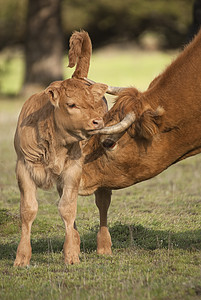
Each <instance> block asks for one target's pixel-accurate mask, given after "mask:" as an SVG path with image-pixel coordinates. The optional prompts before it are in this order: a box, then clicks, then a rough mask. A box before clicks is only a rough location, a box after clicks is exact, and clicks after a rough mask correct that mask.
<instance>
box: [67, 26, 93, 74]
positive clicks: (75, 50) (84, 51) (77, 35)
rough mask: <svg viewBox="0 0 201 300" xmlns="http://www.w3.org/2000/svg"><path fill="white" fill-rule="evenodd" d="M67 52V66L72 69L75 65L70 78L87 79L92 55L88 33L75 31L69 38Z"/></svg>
mask: <svg viewBox="0 0 201 300" xmlns="http://www.w3.org/2000/svg"><path fill="white" fill-rule="evenodd" d="M69 44H70V50H69V54H68V57H69V65H68V67H70V68H73V67H74V66H75V65H76V63H77V65H76V69H75V72H74V73H73V75H72V77H75V78H83V77H87V75H88V71H89V65H90V58H91V53H92V45H91V39H90V37H89V35H88V33H87V32H86V31H84V30H82V31H80V32H79V31H75V32H74V33H73V34H72V36H71V38H70V42H69Z"/></svg>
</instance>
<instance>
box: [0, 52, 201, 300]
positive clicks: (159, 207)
mask: <svg viewBox="0 0 201 300" xmlns="http://www.w3.org/2000/svg"><path fill="white" fill-rule="evenodd" d="M110 50H111V49H110ZM172 56H173V55H172V54H169V53H166V54H165V53H160V52H142V53H141V52H139V51H136V50H133V51H131V50H129V51H126V50H118V51H117V50H115V51H113V52H111V51H109V49H105V50H104V51H101V52H97V53H95V55H94V56H93V58H92V61H91V71H90V77H91V78H92V79H95V80H97V81H105V82H106V83H109V84H110V85H122V86H123V85H127V86H128V85H131V84H132V83H134V84H135V86H136V87H138V88H140V89H144V88H146V87H147V85H148V84H149V82H150V81H151V80H152V79H153V78H154V76H156V75H157V74H158V73H159V72H160V71H161V70H163V69H164V66H165V65H167V64H168V63H169V62H170V61H171V59H172ZM7 64H8V65H7ZM65 64H67V62H66V61H65ZM0 66H1V70H3V71H4V68H5V66H7V67H8V68H7V69H6V71H5V72H4V73H2V72H3V71H2V72H1V74H3V76H1V81H0V84H1V90H2V91H3V92H4V93H5V92H6V93H7V94H16V92H17V91H18V89H19V85H20V83H21V82H22V74H23V61H22V57H21V56H20V55H19V53H17V54H16V57H15V59H14V60H12V59H11V60H9V62H5V57H4V56H0ZM65 72H66V76H67V77H69V71H67V70H66V71H65ZM23 101H24V100H23V99H20V98H12V97H8V96H6V97H5V96H2V97H1V99H0V169H1V173H0V299H3V300H7V299H8V300H12V299H17V300H18V299H20V300H23V299H41V300H42V299H53V300H54V299H94V300H97V299H106V300H109V299H111V300H112V299H115V300H122V299H125V300H127V299H132V300H133V299H137V300H144V299H153V300H154V299H155V300H160V299H163V300H169V299H172V300H179V299H182V300H187V299H190V300H198V299H200V298H201V255H200V250H201V228H200V225H201V184H200V170H201V156H200V155H197V156H195V157H193V158H190V159H187V160H184V161H183V162H181V163H178V164H177V165H175V166H172V167H171V168H169V169H168V170H166V171H165V172H163V173H162V174H161V175H159V176H157V177H155V178H153V179H151V180H149V181H146V182H143V183H140V184H138V185H136V186H132V187H130V188H127V189H124V190H119V191H114V192H113V199H112V203H111V206H110V209H109V228H110V233H111V236H112V241H113V247H112V248H113V255H112V256H99V255H97V254H96V233H97V231H98V224H99V217H98V210H97V208H96V206H95V204H94V196H89V197H79V200H78V213H77V227H78V230H79V233H80V236H81V256H80V258H81V263H80V264H79V265H73V266H66V265H64V263H63V254H62V247H63V241H64V226H63V223H62V221H61V219H60V217H59V215H58V211H57V203H58V200H59V198H58V195H57V193H56V191H55V190H54V189H53V190H52V191H46V192H44V191H41V190H39V191H38V202H39V212H38V216H37V219H36V220H35V222H34V224H33V227H32V228H33V229H32V239H31V240H32V249H33V255H32V259H31V264H30V267H29V268H19V269H18V268H14V267H13V261H14V259H15V254H16V249H17V245H18V242H19V240H20V217H19V192H18V188H17V184H16V180H15V172H14V170H15V159H16V156H15V153H14V148H13V135H14V130H15V127H16V121H17V115H18V113H19V110H20V107H21V106H22V103H23ZM110 105H111V104H110Z"/></svg>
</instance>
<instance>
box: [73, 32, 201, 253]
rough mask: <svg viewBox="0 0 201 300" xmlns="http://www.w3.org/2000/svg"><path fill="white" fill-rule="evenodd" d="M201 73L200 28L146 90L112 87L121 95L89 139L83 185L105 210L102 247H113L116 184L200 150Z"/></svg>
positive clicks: (152, 173)
mask: <svg viewBox="0 0 201 300" xmlns="http://www.w3.org/2000/svg"><path fill="white" fill-rule="evenodd" d="M200 74H201V31H199V33H198V34H197V35H196V36H195V38H194V39H193V40H192V42H191V43H190V44H188V45H187V46H186V47H185V48H184V50H183V51H182V52H181V53H180V54H179V55H178V57H177V58H176V59H175V60H174V61H173V62H172V63H171V64H170V66H168V67H167V68H166V70H165V71H164V72H163V73H162V74H160V75H159V76H158V77H156V78H155V79H154V80H153V81H152V83H151V84H150V86H149V88H148V89H147V90H146V91H145V92H140V91H138V90H137V89H136V88H134V87H130V88H122V89H121V88H118V89H113V93H114V94H115V93H117V94H118V95H117V99H116V102H115V104H114V106H113V107H112V108H111V109H110V111H109V112H108V113H107V114H106V115H105V117H104V121H105V124H106V126H107V127H104V128H103V129H101V130H100V132H99V133H102V134H101V135H97V136H93V137H92V138H91V139H90V140H89V141H88V142H87V144H86V145H85V148H84V153H85V162H84V165H83V172H82V178H81V183H80V191H79V193H80V195H88V194H92V193H94V192H95V201H96V205H97V207H98V209H99V213H100V228H99V232H98V235H97V253H99V254H111V253H112V250H111V245H112V243H111V237H110V233H109V231H108V228H107V213H108V208H109V205H110V202H111V193H112V190H113V189H122V188H125V187H129V186H131V185H133V184H136V183H139V182H142V181H144V180H147V179H150V178H152V177H154V176H156V175H158V174H159V173H161V172H162V171H164V170H165V169H167V168H168V167H169V166H171V165H173V164H175V163H177V162H179V161H181V160H183V159H185V158H187V157H190V156H192V155H196V154H198V153H200V152H201V76H200ZM111 91H112V88H111ZM128 113H130V114H133V116H135V118H134V119H135V121H134V122H133V124H132V125H131V126H130V127H129V128H128V129H127V130H126V131H123V130H121V127H122V126H121V123H118V122H120V121H121V120H122V118H123V117H124V116H125V115H126V114H128ZM114 124H116V125H114ZM111 125H114V126H111ZM115 126H116V127H115ZM118 132H119V133H118Z"/></svg>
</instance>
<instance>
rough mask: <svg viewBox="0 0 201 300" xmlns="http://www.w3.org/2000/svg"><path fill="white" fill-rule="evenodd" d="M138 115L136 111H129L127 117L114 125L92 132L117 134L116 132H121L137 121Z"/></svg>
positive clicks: (92, 132)
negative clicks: (136, 115)
mask: <svg viewBox="0 0 201 300" xmlns="http://www.w3.org/2000/svg"><path fill="white" fill-rule="evenodd" d="M135 119H136V117H135V113H134V112H130V113H128V114H127V115H126V116H125V118H124V119H123V120H122V121H121V122H119V123H117V124H115V125H112V126H108V127H104V128H102V129H99V130H93V131H91V132H90V134H97V133H100V134H115V133H121V132H123V131H125V130H126V129H127V128H128V127H130V126H131V125H132V123H133V122H134V121H135Z"/></svg>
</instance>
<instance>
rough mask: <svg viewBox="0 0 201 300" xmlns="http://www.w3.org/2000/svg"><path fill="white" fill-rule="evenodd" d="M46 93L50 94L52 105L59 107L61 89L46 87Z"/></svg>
mask: <svg viewBox="0 0 201 300" xmlns="http://www.w3.org/2000/svg"><path fill="white" fill-rule="evenodd" d="M45 94H46V95H47V96H48V98H49V100H50V102H51V103H52V105H54V106H55V107H59V91H58V89H57V88H55V87H52V86H49V87H48V88H46V89H45Z"/></svg>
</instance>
